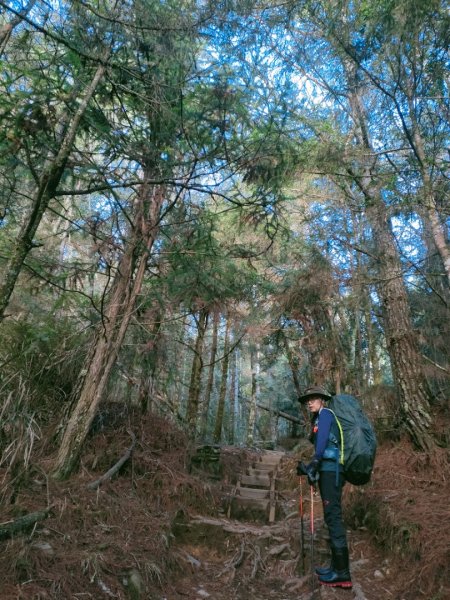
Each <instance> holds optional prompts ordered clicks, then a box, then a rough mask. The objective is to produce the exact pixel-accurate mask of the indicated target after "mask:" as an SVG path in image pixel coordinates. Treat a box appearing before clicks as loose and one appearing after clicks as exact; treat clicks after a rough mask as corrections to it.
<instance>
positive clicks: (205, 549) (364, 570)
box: [164, 455, 402, 600]
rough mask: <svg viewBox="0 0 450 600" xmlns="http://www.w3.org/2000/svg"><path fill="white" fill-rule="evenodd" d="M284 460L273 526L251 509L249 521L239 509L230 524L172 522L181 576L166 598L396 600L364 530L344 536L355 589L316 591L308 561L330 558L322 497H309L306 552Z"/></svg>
mask: <svg viewBox="0 0 450 600" xmlns="http://www.w3.org/2000/svg"><path fill="white" fill-rule="evenodd" d="M285 459H286V460H285V467H284V469H282V470H281V471H280V474H279V475H278V481H277V490H278V491H277V495H278V507H277V515H278V519H277V521H276V522H275V523H273V524H268V523H267V520H265V519H264V518H263V517H261V513H260V512H258V511H257V510H256V511H255V512H254V514H253V515H251V514H250V517H251V516H253V518H252V519H251V520H248V519H246V517H248V516H249V512H248V511H244V512H243V518H240V519H236V518H235V519H228V518H226V517H225V514H223V515H222V517H221V518H211V517H202V516H200V515H193V516H191V517H190V518H186V516H184V518H183V519H182V520H181V521H179V522H178V523H176V524H175V526H174V535H175V540H176V547H177V550H178V553H179V556H180V561H181V562H182V563H183V566H184V568H183V569H182V570H183V571H184V574H183V575H182V576H180V577H179V578H178V579H177V580H176V582H174V583H173V585H172V586H171V588H170V589H169V590H167V594H166V595H165V596H164V599H165V600H178V599H181V598H184V599H188V600H200V599H201V598H210V599H211V600H249V599H250V600H273V599H275V598H276V599H277V600H331V599H335V600H340V599H341V598H342V600H344V599H347V600H350V599H352V600H353V599H355V600H381V599H384V598H386V599H388V598H398V600H402V599H401V597H398V596H395V593H394V592H393V591H390V590H389V587H390V577H391V576H392V573H391V571H390V569H389V564H388V563H386V561H385V562H384V563H383V561H382V559H381V557H380V556H378V555H377V553H376V552H375V550H374V549H373V548H372V547H371V545H370V543H369V541H368V539H367V535H366V533H365V532H363V531H360V532H350V531H349V545H350V552H351V558H352V564H351V568H352V577H353V589H352V590H341V589H335V588H333V589H332V588H325V587H322V586H319V583H318V580H317V577H316V576H313V575H312V574H311V571H312V569H311V559H312V560H313V563H314V564H318V563H322V564H325V563H326V561H327V560H328V550H327V547H328V544H327V539H326V536H327V533H326V528H325V527H324V524H323V519H322V514H321V502H320V498H319V496H318V494H316V495H315V496H314V497H313V508H314V515H315V516H314V536H313V543H314V546H313V550H311V529H310V509H311V503H310V497H309V493H308V494H306V493H305V492H304V496H305V497H304V504H303V506H304V517H303V536H302V532H301V519H300V514H299V488H298V487H294V489H289V486H290V485H292V469H293V465H294V464H295V461H293V459H292V457H291V458H289V457H288V455H286V457H285ZM263 460H264V459H263ZM244 462H245V461H244ZM302 538H303V545H302Z"/></svg>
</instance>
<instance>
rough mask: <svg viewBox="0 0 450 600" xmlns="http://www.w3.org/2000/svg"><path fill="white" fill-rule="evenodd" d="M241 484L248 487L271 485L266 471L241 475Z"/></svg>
mask: <svg viewBox="0 0 450 600" xmlns="http://www.w3.org/2000/svg"><path fill="white" fill-rule="evenodd" d="M241 485H244V486H248V487H265V488H267V489H269V487H270V477H269V475H268V473H267V472H266V471H263V472H259V473H252V474H251V475H241Z"/></svg>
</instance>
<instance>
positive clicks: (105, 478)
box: [86, 433, 136, 490]
mask: <svg viewBox="0 0 450 600" xmlns="http://www.w3.org/2000/svg"><path fill="white" fill-rule="evenodd" d="M130 435H131V439H132V444H131V446H130V447H129V448H128V449H127V451H126V452H125V454H124V455H123V456H122V457H121V458H120V459H119V460H118V461H117V462H116V464H115V465H113V466H112V467H111V468H110V469H109V471H107V472H106V473H105V474H104V475H102V476H101V477H99V478H98V479H96V480H95V481H91V483H88V484H87V486H86V487H87V488H88V489H89V490H96V489H97V488H98V487H100V486H101V485H102V483H105V481H109V480H110V479H112V477H113V476H114V475H115V474H116V473H118V472H119V471H120V469H121V467H122V466H123V465H124V464H125V463H126V462H127V460H129V458H130V457H131V455H132V454H133V450H134V446H135V445H136V436H135V435H134V433H130Z"/></svg>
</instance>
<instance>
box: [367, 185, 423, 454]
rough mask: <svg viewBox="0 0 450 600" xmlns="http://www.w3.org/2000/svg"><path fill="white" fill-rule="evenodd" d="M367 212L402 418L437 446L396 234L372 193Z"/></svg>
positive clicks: (418, 438) (416, 436)
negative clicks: (374, 246)
mask: <svg viewBox="0 0 450 600" xmlns="http://www.w3.org/2000/svg"><path fill="white" fill-rule="evenodd" d="M367 216H368V218H369V221H370V224H371V226H372V232H373V237H374V241H375V245H376V248H377V251H378V257H377V265H378V276H379V281H378V293H379V296H380V299H381V302H382V307H383V317H384V333H385V337H386V343H387V349H388V353H389V356H390V359H391V365H392V372H393V376H394V381H395V384H396V386H397V389H398V391H399V395H400V407H401V412H402V415H403V419H404V422H405V425H406V428H407V429H408V431H409V433H410V435H411V438H412V440H413V441H414V443H415V445H416V446H417V447H418V448H419V449H421V450H430V449H431V448H432V447H433V446H434V442H433V439H432V437H431V435H430V431H429V428H430V425H431V416H430V405H429V400H428V388H427V384H426V380H425V377H424V375H423V371H422V361H421V358H420V355H419V351H418V346H417V340H416V336H415V333H414V330H413V327H412V323H411V319H410V311H409V304H408V297H407V293H406V289H405V284H404V282H403V274H402V268H401V263H400V259H399V256H398V251H397V246H396V243H395V238H394V235H393V233H392V231H391V229H390V225H389V223H388V217H387V215H386V207H385V206H384V204H383V203H382V201H381V200H380V199H378V200H376V199H375V198H374V197H373V196H372V197H371V207H370V208H369V209H368V210H367Z"/></svg>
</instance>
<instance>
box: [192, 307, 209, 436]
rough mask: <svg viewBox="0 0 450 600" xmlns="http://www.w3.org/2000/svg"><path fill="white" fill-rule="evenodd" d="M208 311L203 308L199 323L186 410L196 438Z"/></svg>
mask: <svg viewBox="0 0 450 600" xmlns="http://www.w3.org/2000/svg"><path fill="white" fill-rule="evenodd" d="M208 315H209V312H208V309H206V308H203V309H202V310H201V311H200V313H199V317H198V321H197V339H196V341H195V348H194V358H193V360H192V369H191V382H190V385H189V396H188V401H187V409H186V422H187V425H188V428H189V432H190V434H191V435H192V436H193V437H195V433H196V429H197V417H198V405H199V398H200V385H201V378H202V370H203V357H202V354H203V343H204V340H205V332H206V327H207V325H208Z"/></svg>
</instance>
